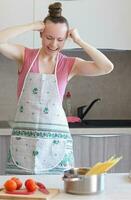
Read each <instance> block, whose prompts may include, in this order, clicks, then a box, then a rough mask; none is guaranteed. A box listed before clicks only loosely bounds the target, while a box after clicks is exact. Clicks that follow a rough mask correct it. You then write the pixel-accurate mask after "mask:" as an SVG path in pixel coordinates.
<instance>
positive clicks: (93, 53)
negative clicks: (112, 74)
mask: <svg viewBox="0 0 131 200" xmlns="http://www.w3.org/2000/svg"><path fill="white" fill-rule="evenodd" d="M76 43H77V44H78V45H79V46H80V47H81V48H83V50H84V51H85V52H86V53H87V55H89V56H90V57H91V58H92V60H93V61H94V62H95V64H96V65H97V66H98V67H99V68H101V69H102V68H103V67H104V68H105V71H108V72H109V71H112V70H113V64H112V62H111V61H110V60H109V59H108V58H107V57H106V56H105V55H104V54H103V53H101V52H100V51H99V50H97V49H96V48H95V47H93V46H91V45H89V44H88V43H86V42H84V41H83V40H81V39H80V40H77V41H76Z"/></svg>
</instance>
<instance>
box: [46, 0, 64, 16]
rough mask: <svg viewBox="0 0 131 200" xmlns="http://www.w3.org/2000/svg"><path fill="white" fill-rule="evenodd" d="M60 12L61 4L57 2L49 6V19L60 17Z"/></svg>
mask: <svg viewBox="0 0 131 200" xmlns="http://www.w3.org/2000/svg"><path fill="white" fill-rule="evenodd" d="M61 12H62V4H61V3H59V2H56V3H53V4H51V5H49V15H50V16H51V17H60V16H61Z"/></svg>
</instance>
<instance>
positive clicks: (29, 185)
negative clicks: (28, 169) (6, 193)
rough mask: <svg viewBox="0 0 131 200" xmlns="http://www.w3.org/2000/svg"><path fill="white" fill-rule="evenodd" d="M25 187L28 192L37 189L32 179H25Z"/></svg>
mask: <svg viewBox="0 0 131 200" xmlns="http://www.w3.org/2000/svg"><path fill="white" fill-rule="evenodd" d="M25 187H26V189H27V190H28V191H29V192H34V191H35V190H36V189H37V185H36V182H35V181H34V180H33V179H27V180H26V181H25Z"/></svg>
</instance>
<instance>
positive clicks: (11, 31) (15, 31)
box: [0, 23, 33, 44]
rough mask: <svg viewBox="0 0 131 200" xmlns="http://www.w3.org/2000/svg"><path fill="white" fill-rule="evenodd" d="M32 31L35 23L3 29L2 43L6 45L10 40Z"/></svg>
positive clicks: (0, 36)
mask: <svg viewBox="0 0 131 200" xmlns="http://www.w3.org/2000/svg"><path fill="white" fill-rule="evenodd" d="M30 30H33V23H31V24H26V25H20V26H14V27H9V28H6V29H3V30H1V31H0V43H1V44H2V43H6V42H8V41H9V40H10V39H12V38H14V37H16V36H18V35H20V34H22V33H25V32H27V31H30Z"/></svg>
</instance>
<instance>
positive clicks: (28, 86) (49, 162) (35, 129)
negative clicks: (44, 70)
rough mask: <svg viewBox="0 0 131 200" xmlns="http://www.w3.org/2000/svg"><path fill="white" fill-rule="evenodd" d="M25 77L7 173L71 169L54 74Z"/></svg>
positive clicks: (67, 134) (70, 150) (69, 146)
mask: <svg viewBox="0 0 131 200" xmlns="http://www.w3.org/2000/svg"><path fill="white" fill-rule="evenodd" d="M39 52H40V51H38V53H37V55H36V57H35V59H34V60H33V62H32V64H31V66H30V67H29V70H28V72H27V74H26V77H25V80H24V84H23V88H22V91H21V94H20V97H19V100H18V105H17V111H16V115H15V120H14V122H13V128H12V135H11V141H10V150H9V154H8V160H7V168H6V173H15V174H42V173H52V174H59V173H63V171H64V170H67V169H69V168H71V167H73V166H74V157H73V145H72V138H71V135H70V132H69V127H68V123H67V119H66V115H65V112H64V109H63V107H62V101H61V98H60V95H59V89H58V85H57V78H56V70H57V63H58V56H57V62H56V66H55V74H41V73H32V72H30V70H31V68H32V67H33V64H34V62H35V61H36V58H37V57H38V55H39Z"/></svg>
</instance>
